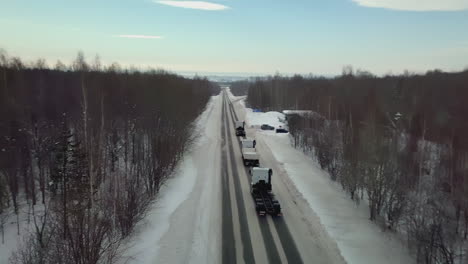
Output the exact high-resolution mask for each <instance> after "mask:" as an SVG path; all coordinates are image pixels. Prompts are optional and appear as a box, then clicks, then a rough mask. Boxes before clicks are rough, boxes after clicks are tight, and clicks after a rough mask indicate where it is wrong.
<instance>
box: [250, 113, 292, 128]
mask: <svg viewBox="0 0 468 264" xmlns="http://www.w3.org/2000/svg"><path fill="white" fill-rule="evenodd" d="M284 119H285V116H284V114H282V113H279V112H273V111H272V112H266V113H262V112H253V111H252V109H250V108H246V120H245V121H246V123H247V126H249V127H260V126H261V125H263V124H268V125H270V126H274V127H275V128H278V127H280V126H282V127H285V125H284Z"/></svg>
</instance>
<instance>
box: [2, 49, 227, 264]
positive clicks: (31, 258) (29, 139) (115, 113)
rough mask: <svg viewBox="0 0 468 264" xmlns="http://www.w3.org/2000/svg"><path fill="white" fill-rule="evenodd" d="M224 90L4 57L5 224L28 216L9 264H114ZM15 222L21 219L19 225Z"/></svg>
mask: <svg viewBox="0 0 468 264" xmlns="http://www.w3.org/2000/svg"><path fill="white" fill-rule="evenodd" d="M217 93H219V87H218V86H217V85H215V84H213V83H211V82H209V81H208V80H207V79H203V78H194V79H188V78H184V77H181V76H178V75H175V74H172V73H169V72H165V71H163V70H145V71H142V70H138V69H133V68H130V69H126V68H123V67H121V66H119V64H117V63H113V64H111V65H109V66H103V65H102V64H101V62H100V59H99V57H98V56H96V58H95V59H94V60H93V61H92V62H87V61H86V59H85V56H84V54H83V53H82V52H79V53H78V55H77V57H76V59H75V60H74V62H73V63H72V64H71V65H69V66H67V65H65V64H64V63H62V62H60V61H58V62H57V64H56V65H55V66H54V67H49V66H48V65H47V63H46V61H45V60H43V59H39V60H37V61H35V62H33V63H25V62H23V61H22V60H21V59H20V58H18V57H10V56H8V54H7V53H6V52H5V51H1V52H0V227H1V230H0V232H1V234H0V235H2V241H1V243H2V244H3V243H5V241H4V239H5V238H4V226H5V224H6V221H16V224H17V233H18V235H20V233H21V232H25V231H24V229H23V228H22V227H20V221H22V220H20V218H21V217H24V215H23V213H21V212H26V215H27V225H28V226H30V228H29V229H28V233H27V234H21V235H25V236H28V237H27V238H26V239H24V241H25V242H24V243H23V244H24V245H22V247H20V248H19V249H18V250H17V251H16V252H15V253H14V254H13V256H12V257H11V258H10V261H11V262H12V263H115V262H116V261H117V260H118V259H119V257H120V252H121V244H122V241H123V239H125V238H126V237H128V236H129V235H130V234H131V233H132V230H133V228H134V227H135V224H136V223H137V222H138V221H139V220H140V219H142V217H143V216H144V215H145V212H146V210H147V208H148V205H149V204H150V203H151V202H152V201H153V200H154V199H155V197H156V196H157V194H158V191H159V188H160V187H161V185H162V184H163V183H164V181H165V180H166V179H167V178H168V177H170V176H171V173H172V172H173V170H174V168H175V167H176V166H177V164H178V161H179V160H180V159H181V158H182V156H183V153H184V151H185V150H186V149H188V148H189V147H190V145H191V142H193V140H194V136H195V135H196V132H197V131H194V126H193V123H194V121H195V120H196V118H197V117H198V116H199V114H200V113H201V112H202V111H203V110H204V108H205V106H206V105H207V102H208V101H209V100H210V97H211V96H212V95H214V94H217ZM12 219H14V220H12Z"/></svg>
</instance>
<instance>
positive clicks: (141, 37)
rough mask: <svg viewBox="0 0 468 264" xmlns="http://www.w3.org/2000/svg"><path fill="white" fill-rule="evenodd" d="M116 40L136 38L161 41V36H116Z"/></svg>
mask: <svg viewBox="0 0 468 264" xmlns="http://www.w3.org/2000/svg"><path fill="white" fill-rule="evenodd" d="M116 37H118V38H136V39H162V38H163V36H150V35H117V36H116Z"/></svg>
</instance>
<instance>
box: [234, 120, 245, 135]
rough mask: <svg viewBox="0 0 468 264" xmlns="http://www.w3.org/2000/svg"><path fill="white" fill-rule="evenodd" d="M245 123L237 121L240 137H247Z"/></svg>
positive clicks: (237, 131) (237, 133)
mask: <svg viewBox="0 0 468 264" xmlns="http://www.w3.org/2000/svg"><path fill="white" fill-rule="evenodd" d="M244 126H245V122H244V121H236V136H238V137H245V129H244Z"/></svg>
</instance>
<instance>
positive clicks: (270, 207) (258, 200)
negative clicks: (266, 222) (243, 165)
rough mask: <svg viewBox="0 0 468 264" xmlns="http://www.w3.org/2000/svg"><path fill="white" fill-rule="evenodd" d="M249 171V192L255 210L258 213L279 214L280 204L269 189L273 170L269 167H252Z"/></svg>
mask: <svg viewBox="0 0 468 264" xmlns="http://www.w3.org/2000/svg"><path fill="white" fill-rule="evenodd" d="M249 172H250V175H251V176H252V183H251V186H250V192H251V193H252V196H253V198H254V201H255V210H256V211H257V213H258V215H260V216H264V215H266V214H269V215H273V216H280V215H281V206H280V204H279V202H278V201H277V200H276V199H275V196H274V195H273V193H272V191H271V176H272V175H273V171H272V170H271V169H270V168H258V167H254V168H252V169H251V170H250V171H249Z"/></svg>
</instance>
